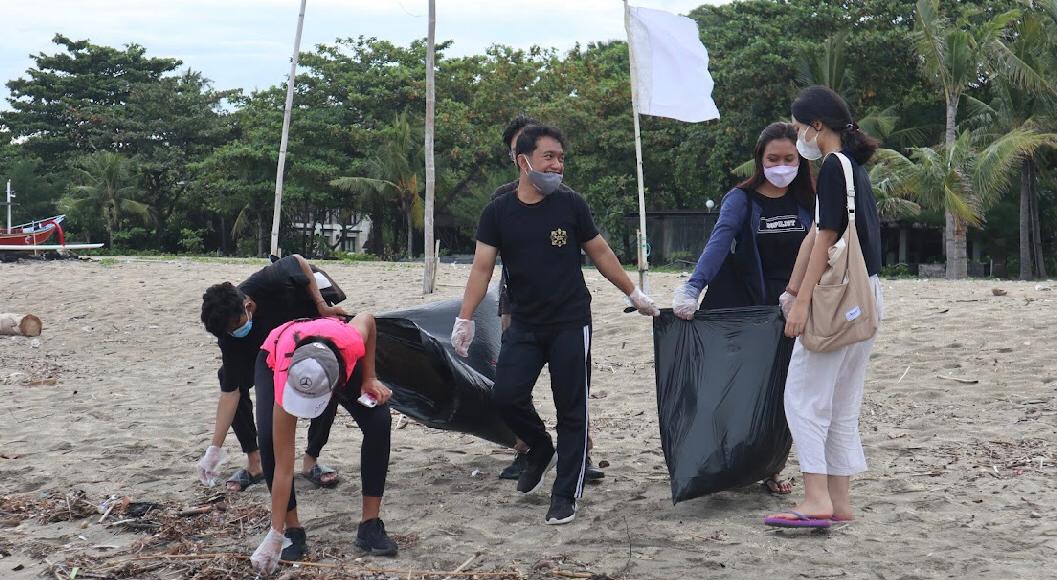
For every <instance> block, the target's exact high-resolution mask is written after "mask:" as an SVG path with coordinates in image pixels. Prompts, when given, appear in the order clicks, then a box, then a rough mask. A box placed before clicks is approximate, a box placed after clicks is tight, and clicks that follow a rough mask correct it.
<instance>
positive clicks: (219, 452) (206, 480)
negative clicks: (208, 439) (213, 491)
mask: <svg viewBox="0 0 1057 580" xmlns="http://www.w3.org/2000/svg"><path fill="white" fill-rule="evenodd" d="M227 460H228V454H227V452H226V451H224V450H223V449H221V448H220V447H217V446H216V445H210V446H209V447H207V448H206V452H205V453H203V454H202V458H201V459H199V460H198V465H196V466H195V470H196V471H198V481H201V482H202V484H204V485H207V486H209V487H213V486H214V485H216V483H217V478H219V477H220V466H221V465H222V464H223V463H224V462H225V461H227Z"/></svg>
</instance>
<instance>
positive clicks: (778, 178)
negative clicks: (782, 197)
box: [763, 165, 800, 188]
mask: <svg viewBox="0 0 1057 580" xmlns="http://www.w3.org/2000/svg"><path fill="white" fill-rule="evenodd" d="M798 171H800V167H799V166H796V165H775V166H774V167H765V168H764V169H763V176H764V177H766V178H767V181H770V182H771V185H773V186H775V187H779V188H785V187H789V184H790V183H792V182H793V180H794V179H796V174H797V172H798Z"/></svg>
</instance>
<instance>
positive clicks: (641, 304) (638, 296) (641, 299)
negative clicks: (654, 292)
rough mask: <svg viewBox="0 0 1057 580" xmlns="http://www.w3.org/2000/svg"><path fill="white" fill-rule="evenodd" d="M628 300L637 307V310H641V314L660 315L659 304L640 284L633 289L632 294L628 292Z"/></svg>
mask: <svg viewBox="0 0 1057 580" xmlns="http://www.w3.org/2000/svg"><path fill="white" fill-rule="evenodd" d="M628 302H631V305H632V306H634V307H635V310H638V311H639V314H642V315H643V316H660V315H661V310H660V309H659V308H657V304H656V303H655V302H654V301H653V298H650V297H649V296H647V295H646V293H644V292H643V291H642V290H641V289H639V287H638V286H636V287H635V289H634V290H632V292H631V294H628Z"/></svg>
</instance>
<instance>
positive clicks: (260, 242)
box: [257, 215, 264, 258]
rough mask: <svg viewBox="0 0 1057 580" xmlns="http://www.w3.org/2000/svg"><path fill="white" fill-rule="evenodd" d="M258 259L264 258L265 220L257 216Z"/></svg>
mask: <svg viewBox="0 0 1057 580" xmlns="http://www.w3.org/2000/svg"><path fill="white" fill-rule="evenodd" d="M257 257H258V258H263V257H264V218H262V217H261V216H260V215H257Z"/></svg>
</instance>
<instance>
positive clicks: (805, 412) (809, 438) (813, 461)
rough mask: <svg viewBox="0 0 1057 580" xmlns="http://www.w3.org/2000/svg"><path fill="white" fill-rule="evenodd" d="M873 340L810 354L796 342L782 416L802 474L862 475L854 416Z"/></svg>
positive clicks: (880, 304)
mask: <svg viewBox="0 0 1057 580" xmlns="http://www.w3.org/2000/svg"><path fill="white" fill-rule="evenodd" d="M870 282H871V283H872V284H873V287H874V296H875V297H876V300H877V314H878V318H879V319H883V317H884V297H883V296H882V293H881V283H880V281H879V280H878V279H877V277H876V276H873V277H871V278H870ZM874 338H876V335H875V337H874ZM874 338H871V339H870V340H866V341H863V342H859V343H856V344H852V345H848V346H845V347H843V348H840V349H837V350H835V351H832V352H813V351H810V350H808V349H806V348H804V346H803V345H802V344H801V343H800V339H799V338H798V339H797V340H796V345H795V346H793V356H792V359H790V361H789V375H788V378H787V379H786V382H785V416H786V419H787V420H788V422H789V432H790V433H792V435H793V443H794V444H795V446H796V454H797V457H798V458H799V460H800V471H801V472H803V473H818V474H825V475H855V474H857V473H862V472H863V471H866V457H865V455H864V454H863V450H862V441H861V440H860V438H859V411H860V409H861V408H862V397H863V384H864V383H865V382H866V368H867V366H868V365H869V363H870V351H871V350H872V349H873V343H874Z"/></svg>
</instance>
